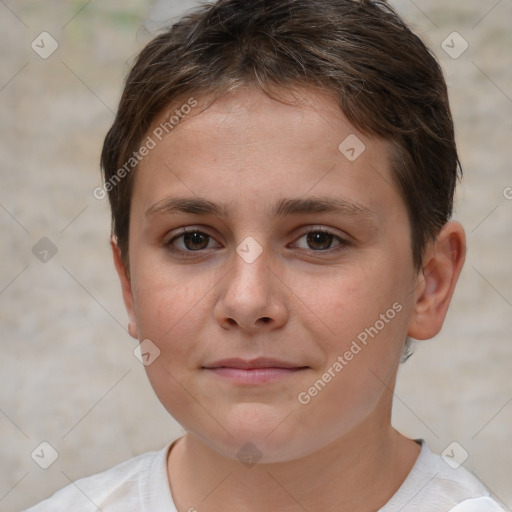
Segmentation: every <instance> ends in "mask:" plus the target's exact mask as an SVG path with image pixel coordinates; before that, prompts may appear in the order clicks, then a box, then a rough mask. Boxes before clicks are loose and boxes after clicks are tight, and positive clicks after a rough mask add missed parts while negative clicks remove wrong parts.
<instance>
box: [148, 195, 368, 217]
mask: <svg viewBox="0 0 512 512" xmlns="http://www.w3.org/2000/svg"><path fill="white" fill-rule="evenodd" d="M178 213H184V214H190V215H211V216H216V217H219V218H227V217H228V216H229V206H228V205H227V204H225V203H219V204H217V203H213V202H212V201H208V200H207V199H203V198H197V197H168V198H165V199H162V200H161V201H159V202H158V203H156V204H154V205H153V206H151V207H150V208H148V210H147V211H146V214H145V215H146V217H153V216H155V215H173V214H178ZM311 213H331V214H342V215H345V216H349V217H354V218H357V219H358V220H360V221H363V222H371V221H372V220H373V219H374V218H375V213H374V212H373V211H371V210H370V209H369V208H367V207H366V206H364V205H362V204H361V203H358V202H357V201H348V200H346V199H341V198H333V197H309V198H298V199H290V198H283V199H279V200H278V201H277V202H276V203H275V204H274V206H273V208H271V214H272V215H273V216H274V217H285V216H287V215H300V214H311Z"/></svg>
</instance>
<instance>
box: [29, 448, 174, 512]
mask: <svg viewBox="0 0 512 512" xmlns="http://www.w3.org/2000/svg"><path fill="white" fill-rule="evenodd" d="M168 449H169V447H166V448H165V449H163V450H160V451H155V452H148V453H144V454H142V455H139V456H137V457H134V458H132V459H129V460H127V461H124V462H122V463H120V464H118V465H116V466H114V467H112V468H110V469H107V470H106V471H103V472H101V473H97V474H95V475H92V476H89V477H86V478H82V479H80V480H77V481H75V482H72V483H70V484H69V485H67V486H66V487H64V488H63V489H61V490H59V491H57V492H56V493H55V494H54V495H53V496H51V497H50V498H48V499H46V500H44V501H42V502H40V503H38V504H37V505H34V506H33V507H31V508H29V509H26V511H25V512H50V511H55V510H77V511H80V512H88V511H89V510H90V511H91V512H92V511H94V512H96V511H97V510H102V511H104V512H107V511H108V512H117V511H121V510H129V509H130V508H131V509H132V510H137V509H139V508H140V505H141V495H142V493H143V487H144V485H145V482H146V480H148V475H149V473H150V472H160V473H162V468H163V470H165V456H166V453H167V451H168ZM163 473H164V474H165V471H163ZM165 484H167V482H165Z"/></svg>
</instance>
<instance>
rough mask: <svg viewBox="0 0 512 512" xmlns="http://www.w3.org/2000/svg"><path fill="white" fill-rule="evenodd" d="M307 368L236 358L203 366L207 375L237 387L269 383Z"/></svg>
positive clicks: (298, 365) (271, 361) (290, 363)
mask: <svg viewBox="0 0 512 512" xmlns="http://www.w3.org/2000/svg"><path fill="white" fill-rule="evenodd" d="M307 368H309V367H308V366H301V365H300V364H297V363H292V362H290V361H283V360H280V359H270V358H262V357H260V358H257V359H251V360H250V361H245V360H244V359H238V358H235V359H222V360H220V361H215V362H213V363H209V364H207V365H206V366H203V369H204V370H206V371H207V372H208V373H210V374H213V375H215V376H216V377H220V378H222V379H225V381H227V382H230V383H232V384H238V385H260V384H265V383H271V382H274V381H276V380H281V379H283V378H289V377H290V376H292V375H297V374H298V373H301V370H306V369H307Z"/></svg>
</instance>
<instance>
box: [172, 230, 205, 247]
mask: <svg viewBox="0 0 512 512" xmlns="http://www.w3.org/2000/svg"><path fill="white" fill-rule="evenodd" d="M211 240H212V237H211V236H210V235H208V234H206V233H203V232H202V231H198V230H194V231H187V232H185V233H182V234H181V235H178V236H175V237H174V238H172V239H171V240H169V242H168V243H167V245H168V246H169V247H170V248H171V249H173V250H177V251H182V252H195V251H202V250H204V249H208V248H209V244H210V241H211Z"/></svg>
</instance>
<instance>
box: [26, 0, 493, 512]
mask: <svg viewBox="0 0 512 512" xmlns="http://www.w3.org/2000/svg"><path fill="white" fill-rule="evenodd" d="M102 167H103V170H104V174H105V185H104V189H105V191H106V192H108V194H109V199H110V204H111V209H112V221H113V236H112V249H113V256H114V261H115V265H116V268H117V271H118V274H119V278H120V281H121V286H122V291H123V297H124V301H125V305H126V308H127V311H128V316H129V332H130V334H131V335H132V336H134V337H135V338H138V339H139V340H140V342H141V352H142V354H143V360H144V363H145V365H146V370H147V374H148V377H149V379H150V382H151V384H152V386H153V388H154V390H155V392H156V394H157V395H158V398H159V399H160V401H161V402H162V404H163V405H164V406H165V408H166V409H167V410H168V411H169V413H170V414H171V415H172V416H173V417H174V418H175V419H176V420H177V421H178V422H179V423H180V424H181V425H182V426H183V428H184V429H185V430H186V434H185V435H184V436H183V437H181V438H179V439H177V440H175V441H174V442H172V443H171V445H170V446H168V447H165V448H164V449H163V450H161V451H160V452H155V453H147V454H143V455H140V456H138V457H136V458H134V459H131V460H129V461H127V462H124V463H122V464H120V465H118V466H116V467H114V468H112V469H110V470H107V471H105V472H103V473H100V474H97V475H94V476H91V477H88V478H84V479H82V480H79V481H77V482H75V483H73V484H72V485H69V486H68V487H66V488H64V489H63V490H61V491H59V492H57V493H56V494H55V495H54V496H53V497H51V498H49V499H48V500H46V501H44V502H42V503H40V504H39V505H36V506H35V507H33V508H32V509H30V510H31V511H32V512H42V511H50V510H52V511H53V510H71V509H72V510H77V511H86V510H102V511H104V512H107V511H108V512H114V511H121V510H123V511H125V510H133V511H135V510H147V511H150V510H151V511H175V512H176V511H178V512H186V511H187V512H192V511H200V512H203V511H204V512H220V511H222V512H231V511H235V510H237V511H238V510H244V511H248V512H267V511H269V510H278V511H280V512H292V511H298V510H307V511H309V512H314V511H320V510H322V511H332V512H334V511H336V512H337V511H342V510H343V511H345V510H346V511H351V512H374V511H380V512H397V511H399V510H400V511H414V512H422V511H424V512H427V511H428V512H433V511H437V512H447V511H452V512H469V511H479V512H491V511H500V510H502V509H500V507H499V506H498V504H497V503H496V502H495V501H494V500H493V499H492V498H491V497H490V496H489V493H488V492H487V490H486V489H485V488H484V486H483V485H482V484H481V483H480V482H479V481H478V480H477V479H476V478H475V477H474V476H472V475H471V474H470V473H469V472H467V471H466V470H465V469H464V468H463V467H459V468H458V469H453V468H452V467H451V466H449V465H448V464H447V463H446V462H445V461H444V460H443V459H442V458H441V457H439V456H437V455H434V454H432V453H431V452H430V450H429V449H428V447H427V446H426V444H425V442H423V441H421V440H412V439H408V438H406V437H404V436H403V435H401V434H400V433H399V432H397V431H396V430H395V429H394V428H393V427H392V425H391V407H392V398H393V389H394V385H395V380H396V375H397V370H398V366H399V363H400V361H401V360H403V359H405V358H406V357H407V354H408V350H409V339H410V338H413V339H417V340H425V339H429V338H432V337H433V336H435V335H436V334H437V333H438V332H439V330H440V329H441V327H442V324H443V321H444V318H445V315H446V312H447V309H448V306H449V303H450V300H451V297H452V294H453V291H454V288H455V285H456V282H457V279H458V276H459V273H460V271H461V268H462V265H463V262H464V255H465V236H464V230H463V228H462V227H461V226H460V225H459V224H458V223H456V222H453V221H450V218H451V214H452V204H453V194H454V189H455V185H456V182H457V179H458V175H459V161H458V156H457V150H456V145H455V140H454V130H453V122H452V118H451V114H450V109H449V103H448V97H447V90H446V85H445V81H444V79H443V75H442V72H441V70H440V67H439V65H438V63H437V62H436V60H435V58H434V57H433V55H432V54H431V52H430V51H429V50H428V49H427V48H426V46H425V45H424V43H423V42H422V41H421V40H420V39H419V38H418V37H417V36H416V35H415V34H414V33H413V32H411V30H410V29H409V28H408V27H407V26H406V25H405V24H404V22H403V21H402V20H401V19H400V17H399V16H398V15H397V14H396V13H395V12H394V11H393V10H392V9H391V8H390V7H389V5H388V4H387V3H386V2H384V1H370V0H362V1H352V0H267V1H264V0H252V1H251V2H247V1H245V0H243V1H242V0H219V1H218V2H216V3H215V4H213V5H205V6H203V7H200V8H198V9H197V10H195V11H194V12H192V13H191V14H189V15H188V16H186V17H184V18H182V19H181V20H180V21H179V22H178V23H176V24H175V25H174V26H173V27H172V28H170V29H169V30H168V31H166V32H164V33H162V34H161V35H159V36H157V37H156V38H155V39H154V40H153V41H151V42H150V43H149V44H148V45H147V46H146V48H144V49H143V51H142V52H141V54H140V55H139V57H138V60H137V61H136V63H135V65H134V67H133V69H132V70H131V73H130V74H129V76H128V78H127V81H126V85H125V89H124V92H123V96H122V98H121V101H120V104H119V109H118V112H117V116H116V119H115V121H114V124H113V126H112V128H111V129H110V131H109V133H108V135H107V137H106V139H105V143H104V147H103V153H102Z"/></svg>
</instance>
